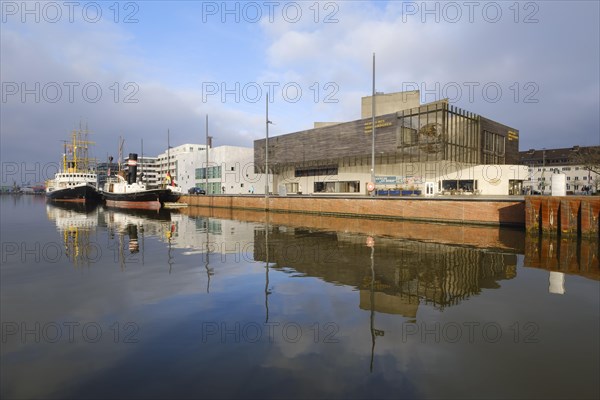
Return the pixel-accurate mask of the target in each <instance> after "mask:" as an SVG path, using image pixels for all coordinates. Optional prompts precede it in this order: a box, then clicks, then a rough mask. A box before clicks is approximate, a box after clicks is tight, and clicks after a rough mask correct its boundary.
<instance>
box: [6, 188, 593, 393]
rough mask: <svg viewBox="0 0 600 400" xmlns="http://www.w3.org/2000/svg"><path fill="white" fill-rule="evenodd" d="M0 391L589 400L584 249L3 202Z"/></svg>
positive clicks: (436, 229) (413, 229)
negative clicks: (579, 399)
mask: <svg viewBox="0 0 600 400" xmlns="http://www.w3.org/2000/svg"><path fill="white" fill-rule="evenodd" d="M0 206H1V209H0V211H1V214H0V215H1V229H2V230H1V233H2V238H1V241H2V266H1V268H0V275H1V276H0V277H1V279H0V282H1V303H0V304H1V320H2V356H1V361H0V363H1V387H2V389H1V392H2V393H1V394H2V397H3V398H34V397H35V398H125V397H135V398H183V397H188V398H189V397H209V398H233V397H236V398H238V397H243V398H249V397H250V398H256V397H260V398H281V397H284V398H290V397H291V398H299V397H326V398H387V397H390V398H431V397H437V398H440V397H441V398H483V397H487V398H507V397H511V398H538V397H539V398H542V397H543V398H598V397H599V396H600V388H599V380H598V376H600V367H599V358H600V349H599V342H600V341H599V333H600V322H599V321H600V317H599V316H600V305H599V303H600V287H599V277H600V274H599V269H598V268H599V267H598V244H597V242H596V243H590V242H585V241H584V242H558V241H551V240H537V239H536V240H532V239H530V238H527V239H526V238H525V236H524V235H523V234H522V232H519V231H514V230H499V229H493V228H474V227H460V226H445V225H433V224H431V225H427V224H411V223H400V222H389V221H371V220H366V221H360V220H356V219H344V218H331V217H311V216H301V215H287V214H270V215H268V214H265V213H260V212H233V211H226V210H208V209H200V208H198V209H187V210H181V211H172V212H168V211H167V212H161V213H155V212H154V213H139V212H126V211H113V210H104V209H102V208H101V207H99V208H95V209H87V210H86V209H81V208H65V207H56V206H51V205H47V204H46V203H45V202H44V199H43V198H39V197H34V196H21V197H13V196H1V197H0Z"/></svg>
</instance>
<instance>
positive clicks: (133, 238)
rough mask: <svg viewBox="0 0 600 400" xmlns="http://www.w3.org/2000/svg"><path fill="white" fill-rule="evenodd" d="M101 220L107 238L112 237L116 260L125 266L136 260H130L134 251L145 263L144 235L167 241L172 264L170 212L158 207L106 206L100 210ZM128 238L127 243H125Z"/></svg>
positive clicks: (172, 224) (173, 224)
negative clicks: (106, 232) (118, 207)
mask: <svg viewBox="0 0 600 400" xmlns="http://www.w3.org/2000/svg"><path fill="white" fill-rule="evenodd" d="M103 216H104V222H105V223H106V226H107V228H108V232H109V238H110V239H115V237H116V241H117V243H115V244H116V247H113V246H112V245H111V246H110V247H111V248H113V249H117V250H118V252H117V253H116V256H118V257H117V258H118V260H119V262H120V264H121V267H122V268H124V267H125V265H126V264H127V263H128V262H137V261H138V260H137V259H132V257H133V256H134V255H136V254H137V253H139V254H140V256H141V262H142V263H143V262H144V258H143V257H144V250H145V248H144V239H145V237H146V236H153V237H157V238H159V239H160V240H166V241H167V243H168V244H169V265H171V264H172V257H171V253H170V251H171V246H170V243H171V237H172V236H173V235H174V233H175V232H176V224H175V223H174V222H172V221H171V211H170V210H168V209H164V208H161V209H159V210H144V209H119V210H117V209H111V208H109V209H106V210H105V211H104V213H103ZM125 238H127V243H125Z"/></svg>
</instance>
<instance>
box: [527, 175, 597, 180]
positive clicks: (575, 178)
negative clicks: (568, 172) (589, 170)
mask: <svg viewBox="0 0 600 400" xmlns="http://www.w3.org/2000/svg"><path fill="white" fill-rule="evenodd" d="M587 178H588V177H587V176H584V177H583V180H584V181H587ZM537 180H538V181H545V180H546V177H541V178H537ZM567 180H568V181H570V180H571V177H570V176H567ZM573 180H574V181H578V180H579V177H578V176H576V177H574V178H573Z"/></svg>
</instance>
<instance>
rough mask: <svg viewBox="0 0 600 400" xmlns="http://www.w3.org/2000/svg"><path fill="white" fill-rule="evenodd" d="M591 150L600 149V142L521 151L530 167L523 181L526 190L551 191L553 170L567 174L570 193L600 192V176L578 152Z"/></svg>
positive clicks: (548, 192)
mask: <svg viewBox="0 0 600 400" xmlns="http://www.w3.org/2000/svg"><path fill="white" fill-rule="evenodd" d="M588 150H595V151H600V146H591V147H580V146H574V147H567V148H560V149H541V150H535V149H530V150H527V151H521V152H520V153H519V156H520V160H521V164H524V165H526V166H527V167H528V177H527V180H525V182H524V185H523V186H524V188H525V191H526V192H527V193H539V194H550V193H551V191H552V184H551V182H552V174H555V173H561V174H565V175H566V183H567V194H586V193H596V192H598V191H599V190H600V180H599V179H600V176H599V175H598V174H597V173H595V172H592V171H590V170H588V169H586V167H585V166H584V165H583V164H582V163H581V160H580V157H579V156H578V155H579V154H581V153H582V152H586V151H588Z"/></svg>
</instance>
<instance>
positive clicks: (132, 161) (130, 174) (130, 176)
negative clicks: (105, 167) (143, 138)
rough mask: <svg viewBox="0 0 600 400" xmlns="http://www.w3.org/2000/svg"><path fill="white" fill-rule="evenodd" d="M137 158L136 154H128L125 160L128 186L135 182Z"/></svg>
mask: <svg viewBox="0 0 600 400" xmlns="http://www.w3.org/2000/svg"><path fill="white" fill-rule="evenodd" d="M137 157H138V155H137V154H135V153H129V159H128V160H127V183H128V184H129V185H131V184H134V183H135V182H136V180H137Z"/></svg>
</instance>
